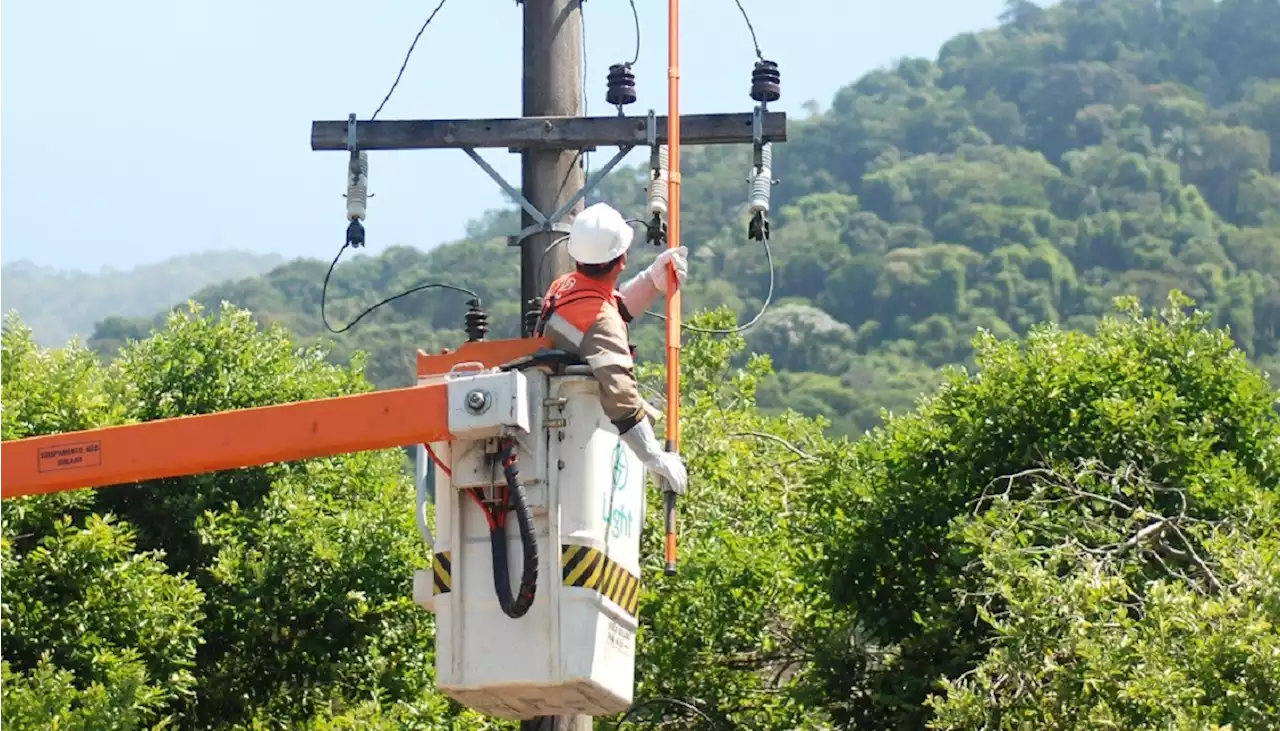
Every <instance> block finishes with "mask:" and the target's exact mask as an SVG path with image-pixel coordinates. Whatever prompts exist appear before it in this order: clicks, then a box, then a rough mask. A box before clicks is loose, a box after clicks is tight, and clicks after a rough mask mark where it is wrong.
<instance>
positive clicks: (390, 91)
mask: <svg viewBox="0 0 1280 731" xmlns="http://www.w3.org/2000/svg"><path fill="white" fill-rule="evenodd" d="M447 2H449V0H440V4H439V5H437V6H436V9H435V10H432V11H431V15H428V16H427V20H426V22H425V23H423V24H422V27H421V28H419V29H418V35H416V36H414V37H413V43H410V44H409V51H408V52H407V53H405V54H404V62H403V63H401V64H400V71H399V72H398V73H397V74H396V80H395V81H393V82H391V88H390V89H388V90H387V95H386V96H384V97H383V98H382V103H381V104H379V105H378V108H377V109H376V110H375V111H374V112H373V116H372V117H369V121H371V122H372V121H373V120H375V119H377V118H378V113H379V112H381V111H382V108H383V107H384V106H386V105H387V102H388V101H389V100H390V99H391V95H392V94H394V93H395V91H396V87H397V86H399V85H400V77H401V76H403V75H404V70H405V68H406V67H407V66H408V65H409V58H410V57H411V56H413V49H414V48H416V47H417V46H418V39H419V38H421V37H422V32H423V31H425V30H426V29H427V26H428V25H431V21H432V20H435V17H436V13H438V12H440V8H443V7H444V4H445V3H447Z"/></svg>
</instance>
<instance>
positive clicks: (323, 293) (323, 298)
mask: <svg viewBox="0 0 1280 731" xmlns="http://www.w3.org/2000/svg"><path fill="white" fill-rule="evenodd" d="M347 246H348V244H343V245H342V248H341V249H338V255H337V256H335V257H333V261H332V262H331V263H330V264H329V271H327V272H325V275H324V285H323V286H321V288H320V320H321V321H322V322H324V326H325V328H327V329H328V330H329V332H331V333H334V334H341V333H344V332H346V331H348V330H350V329H351V328H352V327H354V326H355V324H356V323H357V322H360V321H361V320H363V319H364V317H365V315H368V314H369V313H371V312H373V311H374V310H376V309H378V308H379V307H381V306H383V305H385V304H389V303H391V302H395V301H396V300H398V299H400V298H401V297H408V296H409V295H411V294H414V293H415V292H421V291H423V290H425V289H450V290H453V291H454V292H460V293H462V294H467V295H471V297H473V298H474V299H475V300H476V301H479V300H480V295H478V294H476V293H475V292H473V291H471V290H469V289H467V288H466V287H458V286H456V285H452V284H445V283H443V282H428V283H427V284H419V285H418V286H416V287H410V288H409V289H406V290H405V291H403V292H401V293H400V294H397V295H392V296H390V297H388V298H386V299H384V300H382V301H381V302H378V303H376V304H373V305H370V306H369V307H366V308H365V310H364V312H361V313H360V314H359V315H357V316H356V319H354V320H352V321H351V322H349V323H347V324H346V325H345V326H343V327H342V329H340V330H335V329H334V328H333V326H332V325H330V324H329V318H328V316H327V315H325V304H326V302H327V301H328V295H329V278H330V277H332V276H333V270H334V268H335V267H336V266H338V260H339V259H341V258H342V252H344V251H346V250H347Z"/></svg>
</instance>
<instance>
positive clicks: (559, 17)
mask: <svg viewBox="0 0 1280 731" xmlns="http://www.w3.org/2000/svg"><path fill="white" fill-rule="evenodd" d="M583 2H584V0H516V4H518V5H519V4H522V5H523V6H524V80H523V83H522V84H521V95H522V96H523V100H522V102H521V111H520V113H521V114H522V115H524V116H525V117H581V116H582V63H583V59H582V3H583ZM585 184H586V178H585V175H584V173H583V165H582V151H581V150H576V151H575V150H567V149H566V150H556V149H538V148H532V149H525V150H523V151H522V152H521V160H520V189H521V190H522V191H523V192H524V196H525V199H526V200H528V201H529V202H530V203H532V204H533V207H534V208H535V209H537V210H539V211H548V212H550V211H558V210H560V209H561V207H562V206H564V205H565V204H566V203H568V202H569V199H570V198H572V197H573V194H574V193H576V192H578V191H579V190H582V189H583V188H584V186H585ZM584 198H585V197H584ZM583 207H584V199H583V198H580V199H578V201H577V202H576V203H574V204H572V206H571V207H570V208H569V209H568V211H567V212H566V215H567V217H570V218H571V217H572V216H576V215H577V214H578V212H580V211H581V210H582V209H583ZM535 223H536V221H535V220H534V218H533V216H531V215H530V214H529V212H528V211H522V212H521V214H520V226H521V229H522V230H525V231H528V230H529V228H530V227H532V226H534V225H535ZM559 236H563V234H561V233H559V232H557V231H554V230H551V231H547V230H542V231H537V232H535V233H532V234H530V235H529V236H528V237H527V238H525V239H524V240H523V241H519V242H517V243H519V245H520V302H521V303H523V304H522V305H521V312H527V311H528V309H531V308H532V306H533V303H534V302H535V301H536V298H538V297H541V296H542V294H543V293H544V292H546V291H547V288H548V287H550V286H551V282H552V281H554V280H555V278H556V277H558V276H560V275H561V274H565V273H567V272H568V271H569V270H570V268H571V266H572V264H571V261H570V259H569V253H568V247H567V246H555V247H553V246H552V244H553V243H554V242H555V240H556V238H558V237H559ZM527 323H529V320H528V319H527V318H524V317H522V318H521V328H522V332H523V334H524V335H526V336H528V335H532V334H533V333H532V331H530V330H529V329H528V328H527V327H526V325H527ZM591 727H592V723H591V717H590V716H576V715H575V716H557V717H550V716H544V717H541V718H535V719H533V720H531V721H522V722H521V723H520V731H591Z"/></svg>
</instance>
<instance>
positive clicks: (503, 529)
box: [489, 440, 538, 619]
mask: <svg viewBox="0 0 1280 731" xmlns="http://www.w3.org/2000/svg"><path fill="white" fill-rule="evenodd" d="M505 446H506V449H505V450H504V451H505V454H504V455H503V457H502V474H503V476H504V477H506V480H507V497H508V499H509V500H510V501H511V507H512V509H513V510H514V511H515V514H516V521H517V522H518V523H519V524H520V543H521V544H522V546H523V548H524V569H523V571H522V573H521V575H520V589H519V591H518V592H517V593H516V596H515V598H514V599H512V597H511V573H510V570H509V568H508V565H507V564H508V561H507V524H506V521H505V520H499V521H496V525H495V526H494V527H492V528H490V529H489V543H490V545H491V546H492V548H493V588H494V590H495V591H497V593H498V604H500V605H501V606H502V611H503V612H505V613H506V615H507V616H508V617H511V618H512V619H518V618H520V617H523V616H524V615H525V613H526V612H528V611H529V607H531V606H533V597H534V595H535V594H536V593H537V591H538V540H537V536H535V535H534V532H533V513H532V512H530V511H529V504H528V502H527V500H526V499H525V494H524V486H523V485H521V484H520V479H519V474H520V473H519V471H518V470H517V469H516V445H515V442H514V441H511V440H508V441H507V442H506V445H505Z"/></svg>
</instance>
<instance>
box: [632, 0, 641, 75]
mask: <svg viewBox="0 0 1280 731" xmlns="http://www.w3.org/2000/svg"><path fill="white" fill-rule="evenodd" d="M630 2H631V19H632V20H633V21H635V25H636V53H635V55H634V56H632V57H631V65H632V66H635V65H636V64H637V63H639V62H640V11H639V10H636V0H630Z"/></svg>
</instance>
